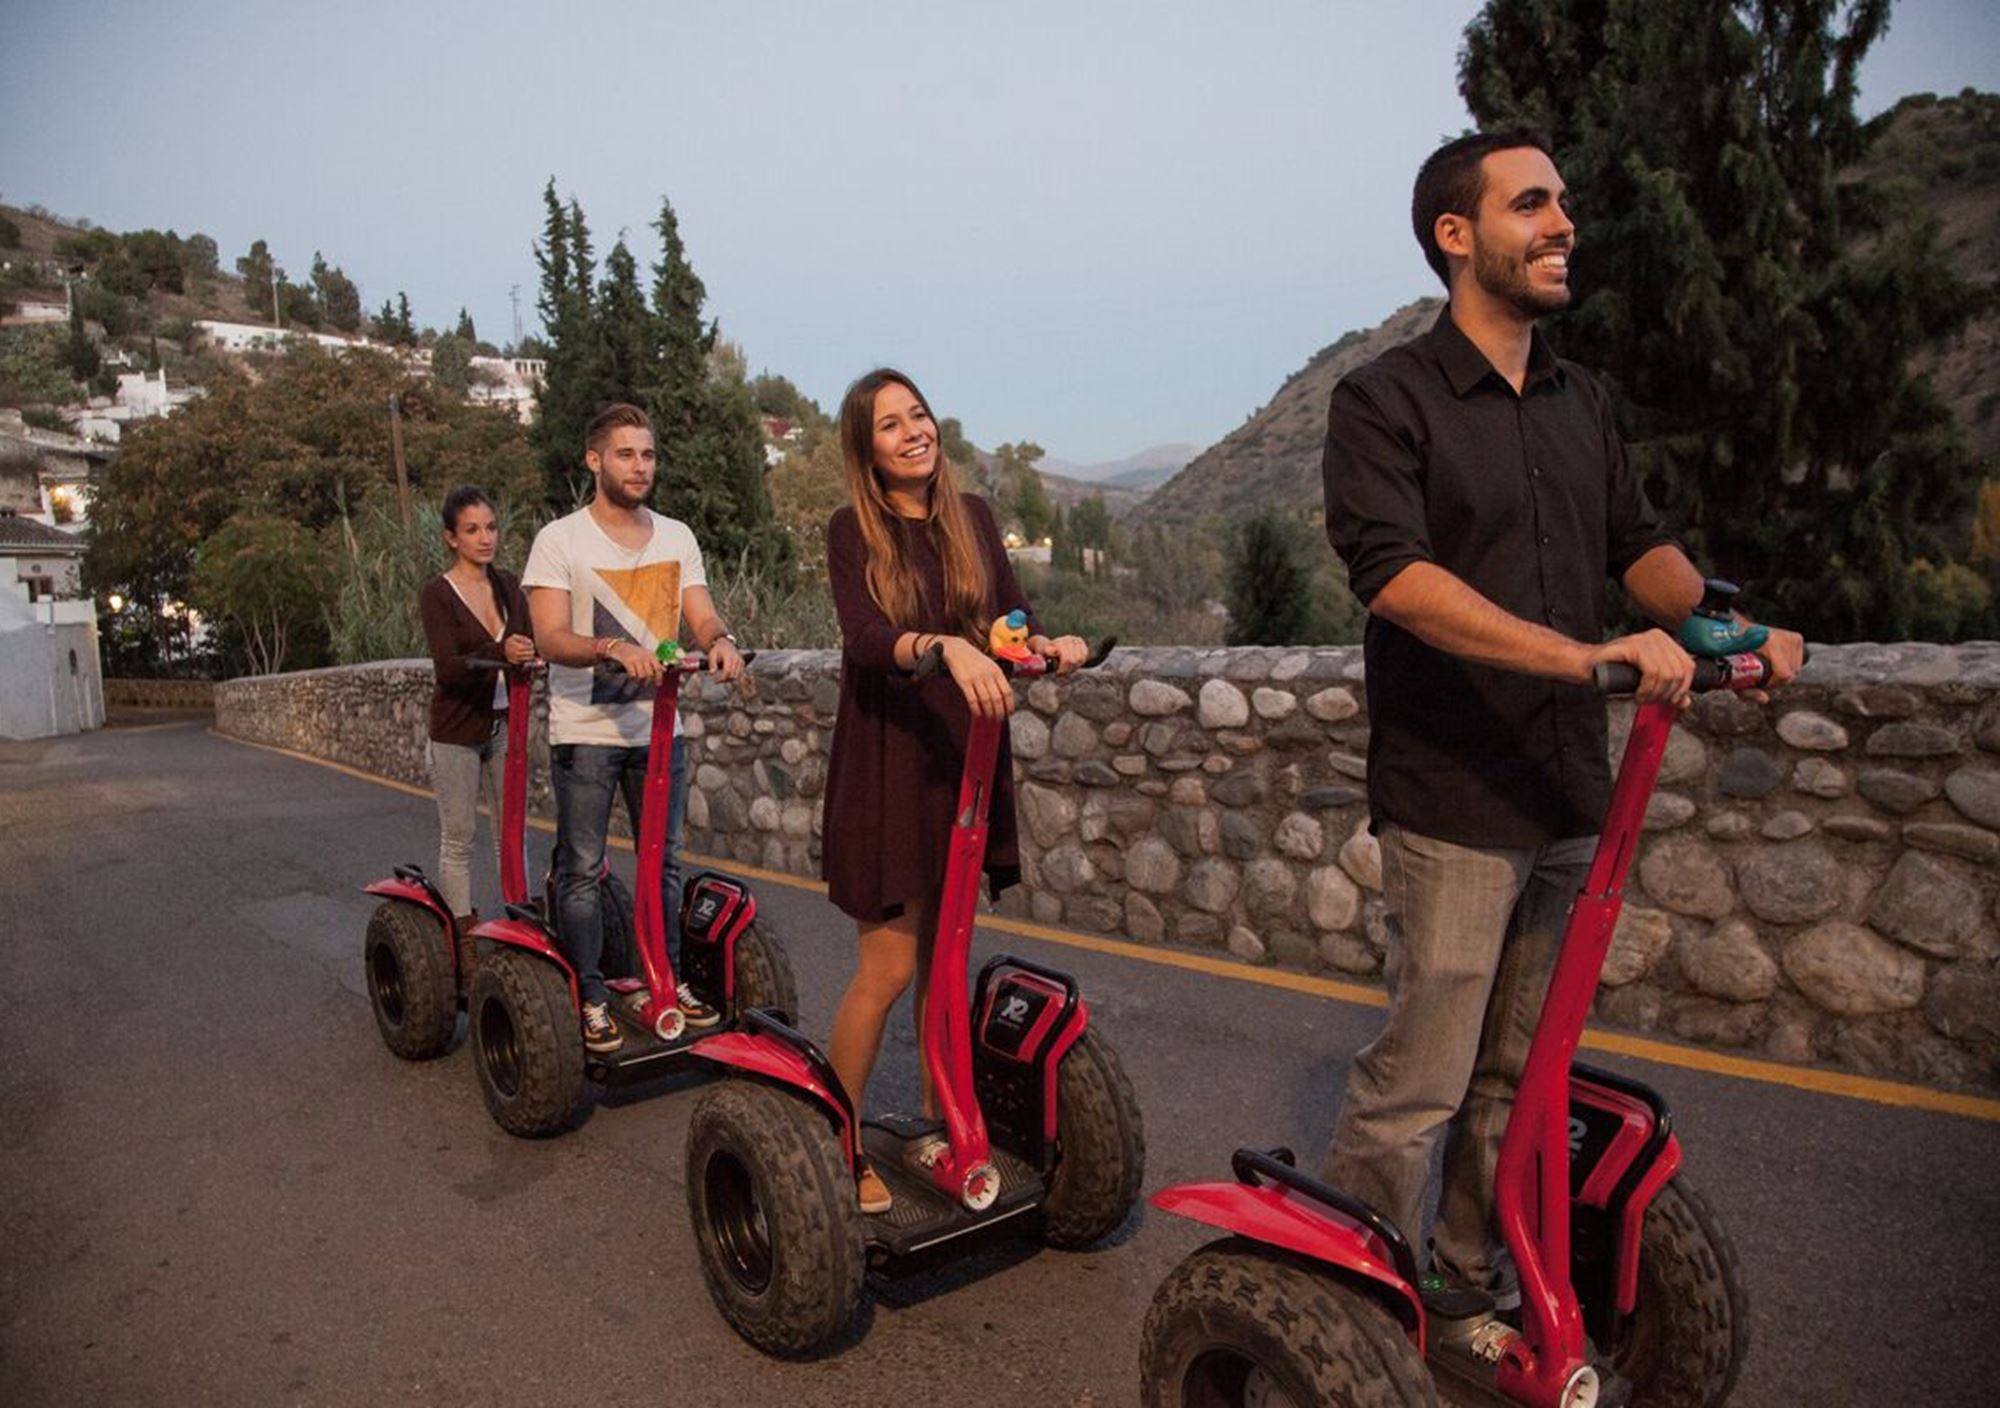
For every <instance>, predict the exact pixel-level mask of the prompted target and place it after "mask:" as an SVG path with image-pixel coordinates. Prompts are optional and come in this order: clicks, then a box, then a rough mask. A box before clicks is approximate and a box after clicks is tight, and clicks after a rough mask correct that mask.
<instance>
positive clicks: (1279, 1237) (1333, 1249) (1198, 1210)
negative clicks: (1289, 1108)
mask: <svg viewBox="0 0 2000 1408" xmlns="http://www.w3.org/2000/svg"><path fill="white" fill-rule="evenodd" d="M1147 1201H1148V1202H1150V1203H1151V1204H1152V1205H1153V1206H1154V1207H1156V1208H1158V1209H1159V1210H1160V1211H1161V1212H1169V1213H1172V1214H1174V1215H1175V1216H1176V1217H1185V1218H1187V1219H1189V1220H1190V1221H1193V1222H1199V1223H1203V1224H1205V1225H1207V1226H1209V1227H1216V1228H1220V1229H1221V1230H1222V1231H1224V1232H1234V1233H1236V1234H1237V1235H1238V1236H1240V1237H1248V1238H1249V1239H1250V1240H1251V1241H1253V1242H1262V1243H1264V1244H1266V1245H1268V1246H1274V1247H1281V1248H1283V1249H1284V1250H1286V1251H1288V1252H1295V1253H1297V1254H1298V1255H1299V1256H1303V1257H1307V1258H1309V1259H1310V1260H1313V1261H1318V1262H1325V1263H1326V1264H1328V1265H1330V1266H1333V1267H1336V1268H1338V1269H1339V1270H1341V1271H1343V1272H1345V1273H1347V1274H1348V1275H1349V1276H1351V1277H1357V1278H1360V1279H1362V1280H1364V1281H1367V1282H1369V1283H1370V1285H1369V1287H1368V1289H1370V1290H1376V1289H1377V1288H1378V1287H1379V1288H1380V1289H1379V1290H1378V1291H1377V1295H1378V1297H1379V1298H1380V1299H1381V1300H1382V1301H1383V1302H1384V1303H1385V1304H1387V1305H1388V1307H1389V1308H1390V1310H1391V1311H1393V1312H1394V1314H1395V1315H1396V1318H1397V1319H1399V1320H1401V1321H1402V1322H1403V1328H1404V1329H1405V1330H1407V1331H1408V1332H1409V1335H1410V1339H1411V1340H1412V1341H1413V1342H1414V1343H1415V1344H1416V1346H1417V1349H1418V1351H1419V1352H1420V1353H1421V1352H1422V1350H1423V1347H1424V1303H1423V1300H1422V1298H1421V1297H1420V1295H1419V1294H1418V1291H1417V1288H1416V1287H1415V1286H1412V1285H1410V1284H1409V1283H1408V1282H1406V1281H1404V1280H1403V1278H1402V1277H1400V1276H1398V1275H1397V1274H1396V1271H1395V1267H1394V1266H1393V1265H1392V1264H1391V1263H1390V1260H1389V1256H1388V1253H1387V1249H1386V1248H1383V1247H1382V1246H1381V1245H1380V1243H1378V1242H1377V1241H1376V1240H1375V1238H1374V1237H1373V1236H1372V1235H1370V1234H1369V1233H1368V1232H1367V1231H1366V1230H1364V1229H1363V1228H1360V1227H1357V1226H1356V1225H1355V1224H1353V1223H1351V1222H1349V1221H1347V1220H1346V1219H1345V1218H1343V1217H1341V1216H1340V1214H1339V1213H1337V1212H1335V1211H1333V1210H1332V1209H1330V1208H1321V1207H1317V1206H1314V1207H1308V1206H1306V1205H1305V1204H1304V1203H1302V1202H1301V1201H1300V1200H1299V1199H1298V1198H1296V1197H1294V1196H1293V1195H1291V1194H1290V1193H1289V1192H1287V1191H1286V1190H1285V1189H1283V1188H1270V1187H1258V1188H1253V1187H1250V1186H1249V1185H1248V1184H1244V1183H1236V1182H1220V1183H1177V1184H1175V1185H1174V1186H1173V1187H1171V1188H1162V1189H1161V1190H1160V1191H1159V1192H1157V1193H1155V1194H1153V1196H1152V1197H1151V1198H1149V1199H1147Z"/></svg>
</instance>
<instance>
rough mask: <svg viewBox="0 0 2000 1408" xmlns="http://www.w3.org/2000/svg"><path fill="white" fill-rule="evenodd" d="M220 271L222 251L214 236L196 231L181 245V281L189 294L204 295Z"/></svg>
mask: <svg viewBox="0 0 2000 1408" xmlns="http://www.w3.org/2000/svg"><path fill="white" fill-rule="evenodd" d="M221 269H222V251H221V249H219V248H218V247H217V246H216V243H215V238H214V236H212V235H204V234H202V233H201V232H199V231H196V232H195V233H194V234H192V235H189V236H188V237H187V239H186V240H184V241H183V242H182V243H181V280H182V283H183V284H184V285H185V287H186V288H187V291H188V292H189V293H190V294H193V295H194V296H196V297H200V296H201V295H203V294H205V293H206V292H207V291H208V286H209V284H211V283H212V282H214V280H215V276H216V275H217V274H218V273H220V272H221Z"/></svg>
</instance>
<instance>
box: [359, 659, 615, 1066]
mask: <svg viewBox="0 0 2000 1408" xmlns="http://www.w3.org/2000/svg"><path fill="white" fill-rule="evenodd" d="M466 664H467V665H468V666H469V667H470V668H472V669H474V670H481V671H484V670H492V671H496V672H497V671H499V670H502V669H505V670H507V766H506V771H505V773H504V775H503V777H502V780H501V788H500V815H499V816H498V817H495V818H494V820H493V824H494V825H495V826H497V827H498V828H499V830H500V896H501V899H502V900H503V901H504V902H505V903H507V904H510V905H523V904H527V903H529V899H528V867H527V854H526V849H525V845H526V834H527V815H528V725H529V722H530V718H529V710H530V706H531V703H532V698H533V691H534V675H535V672H536V671H537V670H539V669H541V668H542V667H541V664H540V662H535V663H534V664H531V665H526V666H521V667H518V668H509V667H507V666H505V665H502V664H501V663H500V662H499V661H497V660H485V659H472V660H468V661H467V662H466ZM552 883H553V882H552V879H551V881H550V882H548V884H547V885H545V888H546V889H548V898H547V903H548V912H551V913H552V912H553V910H554V891H553V889H552V888H550V886H552ZM598 885H599V887H600V890H601V893H602V904H603V906H604V914H605V930H606V938H605V945H606V949H607V951H608V952H614V953H617V954H621V955H622V954H629V952H630V950H631V946H632V940H631V932H632V896H631V894H630V892H629V891H627V890H626V888H625V883H624V882H623V881H622V880H620V879H618V877H617V876H615V875H613V874H612V873H611V868H610V867H609V866H606V867H605V868H604V871H603V873H602V874H601V875H600V876H599V878H598ZM362 888H363V891H364V892H365V893H367V894H371V895H379V896H380V897H381V898H382V903H381V904H379V905H377V906H376V907H375V912H374V913H373V914H371V915H370V916H369V918H368V934H367V938H366V939H365V940H364V942H363V947H362V953H363V961H364V963H365V966H366V970H367V977H368V1002H369V1006H370V1007H372V1008H373V1009H374V1012H375V1025H376V1026H377V1028H379V1029H380V1031H381V1033H382V1041H383V1043H384V1044H385V1045H386V1046H388V1048H389V1049H390V1050H391V1051H393V1052H394V1053H395V1054H396V1055H398V1056H401V1057H402V1058H403V1059H405V1060H407V1061H428V1060H430V1059H432V1058H433V1057H436V1056H441V1055H443V1054H444V1052H445V1051H446V1050H447V1049H448V1048H449V1047H450V1046H451V1039H452V1036H453V1035H454V1033H456V1031H457V1030H458V1014H459V1011H460V1010H461V1009H462V1008H463V1007H464V1006H465V1001H466V994H467V992H468V991H469V990H470V988H471V985H472V974H473V971H474V968H475V967H476V962H477V959H476V954H475V952H474V943H473V937H472V931H471V930H470V929H467V930H464V931H462V932H461V930H460V929H459V926H458V917H457V916H455V915H453V914H452V912H451V908H450V906H448V905H447V904H446V903H445V901H444V896H443V895H442V894H440V893H439V892H438V888H437V886H436V884H435V883H433V881H432V880H431V878H430V877H429V876H428V875H426V874H425V873H424V868H423V867H422V866H420V865H415V864H410V865H399V866H396V867H395V869H394V871H393V874H392V878H390V879H387V880H377V881H375V882H374V883H372V884H369V885H365V886H363V887H362ZM621 971H622V970H621Z"/></svg>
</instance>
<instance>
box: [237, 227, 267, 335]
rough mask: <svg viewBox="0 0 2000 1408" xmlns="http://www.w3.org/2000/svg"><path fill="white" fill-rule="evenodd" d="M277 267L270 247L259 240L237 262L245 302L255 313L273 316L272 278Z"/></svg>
mask: <svg viewBox="0 0 2000 1408" xmlns="http://www.w3.org/2000/svg"><path fill="white" fill-rule="evenodd" d="M275 269H276V265H275V264H273V263H272V260H271V249H270V246H269V245H267V244H265V243H264V241H262V240H257V241H255V242H254V243H252V244H251V246H250V252H249V253H248V254H246V255H244V256H243V257H242V258H241V259H238V260H237V261H236V272H237V274H238V275H240V276H241V277H242V279H243V301H244V302H245V303H247V304H249V305H250V311H251V312H253V313H262V314H263V315H264V316H265V317H267V318H268V317H270V316H271V276H272V273H273V271H274V270H275Z"/></svg>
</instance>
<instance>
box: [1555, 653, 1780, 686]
mask: <svg viewBox="0 0 2000 1408" xmlns="http://www.w3.org/2000/svg"><path fill="white" fill-rule="evenodd" d="M1806 658H1807V659H1811V658H1812V652H1811V651H1810V650H1808V651H1807V652H1806ZM1770 680H1771V662H1770V661H1769V660H1766V659H1765V658H1764V657H1763V656H1761V655H1750V654H1742V655H1720V656H1716V657H1713V658H1709V657H1706V656H1702V657H1697V658H1696V660H1695V662H1694V690H1693V692H1694V693H1696V694H1707V693H1709V692H1711V691H1713V690H1718V689H1737V690H1741V689H1762V688H1763V687H1764V686H1765V685H1766V684H1768V683H1770ZM1591 684H1592V685H1593V686H1595V688H1596V690H1597V692H1598V693H1599V694H1636V693H1637V692H1638V690H1639V667H1638V666H1637V665H1628V664H1626V663H1625V662H1624V661H1622V660H1604V661H1600V662H1599V663H1598V664H1596V665H1595V666H1593V667H1592V668H1591Z"/></svg>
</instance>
